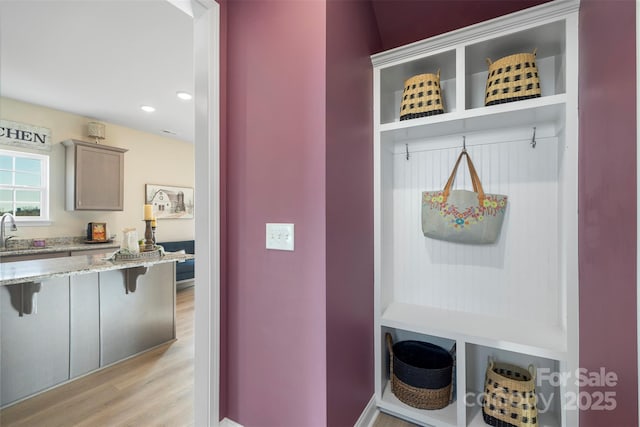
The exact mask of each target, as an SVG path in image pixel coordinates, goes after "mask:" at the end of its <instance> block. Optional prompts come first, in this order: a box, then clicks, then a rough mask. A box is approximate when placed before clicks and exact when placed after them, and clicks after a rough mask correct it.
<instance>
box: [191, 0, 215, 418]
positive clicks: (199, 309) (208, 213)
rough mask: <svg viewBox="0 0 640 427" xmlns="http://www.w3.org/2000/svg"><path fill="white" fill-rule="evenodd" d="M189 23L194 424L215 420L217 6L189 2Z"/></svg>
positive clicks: (205, 1)
mask: <svg viewBox="0 0 640 427" xmlns="http://www.w3.org/2000/svg"><path fill="white" fill-rule="evenodd" d="M191 4H192V6H193V12H194V13H193V19H194V21H193V22H194V48H193V50H194V76H195V88H194V93H195V96H194V101H195V187H196V189H197V191H196V192H195V229H196V236H197V238H196V239H195V242H196V253H197V254H198V255H197V257H198V260H199V261H198V262H196V269H195V277H196V278H195V340H194V341H195V361H194V375H195V379H194V380H195V387H194V412H195V418H194V425H196V426H218V425H219V419H220V416H219V415H220V408H219V406H220V405H219V402H220V399H219V396H220V111H219V110H220V6H219V4H218V3H216V2H215V1H213V0H191Z"/></svg>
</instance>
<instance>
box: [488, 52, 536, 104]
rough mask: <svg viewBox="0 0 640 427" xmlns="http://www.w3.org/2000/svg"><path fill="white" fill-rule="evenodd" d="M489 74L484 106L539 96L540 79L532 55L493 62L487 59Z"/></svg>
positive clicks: (522, 55) (534, 56)
mask: <svg viewBox="0 0 640 427" xmlns="http://www.w3.org/2000/svg"><path fill="white" fill-rule="evenodd" d="M487 64H488V65H489V74H488V75H487V86H486V90H485V99H484V104H485V105H494V104H502V103H505V102H513V101H520V100H522V99H529V98H538V97H540V96H541V91H540V78H539V77H538V67H537V66H536V49H534V50H533V53H517V54H515V55H509V56H505V57H504V58H500V59H498V60H497V61H495V62H492V61H491V59H489V58H487Z"/></svg>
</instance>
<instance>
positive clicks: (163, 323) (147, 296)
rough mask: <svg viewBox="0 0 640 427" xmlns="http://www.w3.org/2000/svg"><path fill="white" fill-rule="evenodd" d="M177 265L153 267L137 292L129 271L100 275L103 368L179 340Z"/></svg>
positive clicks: (108, 272) (139, 282)
mask: <svg viewBox="0 0 640 427" xmlns="http://www.w3.org/2000/svg"><path fill="white" fill-rule="evenodd" d="M174 269H175V263H173V262H172V263H166V264H157V265H154V266H152V267H149V270H148V271H147V273H146V274H143V275H141V276H139V277H138V284H137V288H136V290H135V292H129V293H126V292H125V276H126V269H123V270H116V271H106V272H101V273H99V274H100V337H101V343H102V345H101V366H106V365H109V364H111V363H114V362H116V361H118V360H120V359H124V358H126V357H129V356H132V355H134V354H136V353H140V352H141V351H144V350H147V349H149V348H151V347H154V346H156V345H159V344H162V343H164V342H167V341H170V340H171V339H173V338H175V305H174V304H175V270H174Z"/></svg>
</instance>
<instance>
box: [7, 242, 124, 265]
mask: <svg viewBox="0 0 640 427" xmlns="http://www.w3.org/2000/svg"><path fill="white" fill-rule="evenodd" d="M119 247H120V243H116V242H110V243H79V242H69V243H64V244H56V245H50V246H49V245H47V246H45V247H43V248H38V247H34V246H31V247H11V246H10V247H9V248H7V249H2V250H0V261H1V260H2V257H3V256H13V255H33V254H46V253H54V252H71V251H84V250H88V249H104V250H105V252H108V251H109V250H111V249H115V248H119Z"/></svg>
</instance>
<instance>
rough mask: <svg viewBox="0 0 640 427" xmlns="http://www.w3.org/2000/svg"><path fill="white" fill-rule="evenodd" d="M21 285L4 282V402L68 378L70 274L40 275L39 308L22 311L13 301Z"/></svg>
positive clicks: (0, 356) (0, 368) (0, 297)
mask: <svg viewBox="0 0 640 427" xmlns="http://www.w3.org/2000/svg"><path fill="white" fill-rule="evenodd" d="M19 286H22V285H20V284H18V285H9V286H3V287H0V375H1V379H2V381H1V382H0V384H1V390H0V401H1V405H2V406H4V405H6V404H8V403H10V402H13V401H16V400H18V399H21V398H23V397H26V396H29V395H31V394H33V393H36V392H38V391H41V390H44V389H46V388H49V387H51V386H54V385H56V384H59V383H62V382H64V381H67V380H68V379H69V279H68V278H66V277H59V278H54V279H48V280H44V281H42V285H41V288H40V291H39V292H37V293H36V306H35V312H32V313H31V314H26V313H25V314H23V316H22V317H20V316H19V312H18V310H17V309H16V308H15V307H14V305H12V304H11V293H16V292H18V291H19V288H18V287H19ZM14 304H15V295H14Z"/></svg>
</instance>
